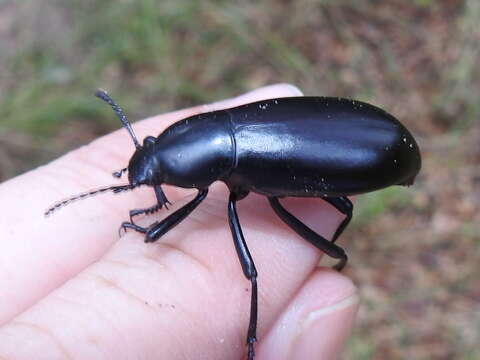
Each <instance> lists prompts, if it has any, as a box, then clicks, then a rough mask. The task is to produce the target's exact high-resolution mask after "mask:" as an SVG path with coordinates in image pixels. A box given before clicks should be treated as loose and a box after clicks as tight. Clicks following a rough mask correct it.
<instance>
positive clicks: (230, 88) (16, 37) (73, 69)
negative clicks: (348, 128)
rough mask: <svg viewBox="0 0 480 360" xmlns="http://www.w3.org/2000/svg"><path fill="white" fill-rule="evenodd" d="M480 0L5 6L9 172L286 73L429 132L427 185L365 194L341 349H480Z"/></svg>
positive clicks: (451, 354)
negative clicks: (128, 122)
mask: <svg viewBox="0 0 480 360" xmlns="http://www.w3.org/2000/svg"><path fill="white" fill-rule="evenodd" d="M479 21H480V2H479V1H478V0H444V1H435V0H415V1H410V2H406V1H402V0H390V1H379V0H368V1H367V0H336V1H333V0H323V1H320V0H319V1H315V0H298V1H288V0H283V1H272V0H267V1H262V2H254V1H243V2H234V1H226V0H224V1H221V0H216V1H213V0H210V1H201V2H200V1H189V2H181V1H176V0H175V1H174V0H164V1H154V0H135V1H134V0H118V1H115V2H111V1H104V2H99V1H93V0H81V1H80V0H71V1H68V2H65V1H58V0H37V1H33V0H25V1H8V0H3V1H1V0H0V45H1V47H0V181H1V180H6V179H8V178H10V177H12V176H15V175H17V174H19V173H21V172H23V171H25V170H28V169H30V168H33V167H35V166H36V165H38V164H41V163H44V162H46V161H48V160H49V159H53V158H55V157H57V156H59V155H60V154H62V153H64V152H65V151H67V150H69V149H72V148H75V147H77V146H79V145H81V144H84V143H86V142H88V141H89V140H91V139H93V138H95V137H97V136H99V135H101V134H104V133H107V132H109V131H111V130H113V129H116V128H118V127H119V125H118V121H117V120H116V119H115V118H112V116H111V112H110V110H109V109H108V108H107V107H105V106H104V104H102V103H101V102H99V101H97V100H96V99H95V98H93V96H92V93H93V91H94V90H95V89H96V88H98V87H102V88H105V89H109V91H110V92H111V93H113V94H115V98H116V99H117V100H118V102H119V103H121V104H122V105H123V107H124V108H125V109H126V110H127V112H128V113H129V115H130V118H132V119H135V118H137V119H138V118H143V117H146V116H149V115H154V114H157V113H160V112H165V111H170V110H174V109H178V108H182V107H185V106H190V105H194V104H200V103H205V102H209V101H213V100H219V99H223V98H226V97H230V96H233V95H236V94H239V93H242V92H244V91H247V90H251V89H253V88H256V87H259V86H262V85H266V84H271V83H276V82H290V83H293V84H295V85H297V86H298V87H300V88H301V89H302V90H303V91H304V92H305V94H307V95H333V96H342V97H354V98H357V99H360V100H364V101H367V102H371V103H374V104H376V105H378V106H381V107H383V108H385V109H387V110H388V111H390V112H392V113H393V114H395V115H396V116H397V117H398V118H400V119H401V120H402V122H404V123H405V124H406V125H407V126H408V127H409V128H410V129H411V130H412V131H413V132H414V133H415V134H416V136H417V137H418V139H419V143H420V147H421V149H422V150H423V156H424V166H423V170H422V173H421V176H420V177H419V178H418V181H417V183H416V184H415V186H413V187H411V188H409V189H396V188H392V189H387V190H385V191H383V192H378V193H374V194H371V195H368V196H365V197H360V198H359V202H358V206H357V208H358V209H357V216H356V219H355V223H354V226H353V227H351V228H350V229H349V231H347V233H346V234H345V237H344V240H343V244H345V245H346V247H347V250H348V252H349V253H350V256H351V259H352V261H351V265H350V267H349V268H348V269H347V273H348V275H350V276H351V277H352V278H354V280H355V281H356V283H357V284H358V285H359V286H360V288H361V295H362V298H363V307H362V310H361V313H360V318H359V321H358V325H357V330H356V331H355V333H354V336H353V337H352V339H351V341H350V343H349V346H348V349H347V351H346V352H345V356H344V358H345V359H477V358H480V351H479V350H478V344H479V343H480V336H479V334H480V305H479V304H480V284H478V281H477V280H478V279H477V278H476V277H475V275H476V274H478V271H479V269H480V265H479V261H478V260H479V255H480V236H479V233H480V228H479V224H480V218H479V213H480V212H479V210H480V170H479V162H480V141H479V140H480V125H479V117H480V101H479V95H480V81H479V80H480V67H479V66H478V64H480V55H479V52H480V27H479V26H478V23H479Z"/></svg>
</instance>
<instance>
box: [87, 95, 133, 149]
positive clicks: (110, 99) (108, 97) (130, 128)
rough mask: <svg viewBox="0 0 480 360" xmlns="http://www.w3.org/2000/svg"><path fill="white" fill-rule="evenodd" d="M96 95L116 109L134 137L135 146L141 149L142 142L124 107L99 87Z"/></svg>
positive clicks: (124, 125)
mask: <svg viewBox="0 0 480 360" xmlns="http://www.w3.org/2000/svg"><path fill="white" fill-rule="evenodd" d="M95 96H96V97H98V98H100V99H102V100H103V101H105V102H106V103H107V104H109V105H110V106H111V107H112V109H113V111H115V114H117V116H118V118H119V119H120V121H121V122H122V124H123V127H124V128H125V129H127V131H128V133H129V134H130V136H131V137H132V140H133V143H134V145H135V148H137V149H140V148H141V146H140V143H139V142H138V140H137V137H136V136H135V133H134V132H133V129H132V126H131V125H130V122H129V121H128V119H127V117H126V116H125V114H124V112H123V110H122V108H121V107H120V106H119V105H118V104H117V103H116V102H115V101H113V99H112V98H111V97H110V95H108V93H107V92H106V91H105V90H103V89H98V90H97V91H95Z"/></svg>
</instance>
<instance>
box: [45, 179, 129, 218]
mask: <svg viewBox="0 0 480 360" xmlns="http://www.w3.org/2000/svg"><path fill="white" fill-rule="evenodd" d="M133 188H134V186H132V185H130V184H126V185H114V186H108V187H103V188H99V189H95V190H90V191H88V192H84V193H81V194H78V195H74V196H72V197H70V198H68V199H65V200H61V201H59V202H57V203H55V204H53V205H52V206H50V207H49V208H48V209H47V210H46V211H45V212H44V213H43V215H45V216H50V215H51V214H52V213H54V212H55V211H57V210H58V209H60V208H62V207H64V206H67V205H68V204H71V203H72V202H75V201H77V200H83V199H85V198H87V197H91V196H95V195H98V194H100V193H104V192H107V191H110V190H111V191H113V193H115V194H116V193H119V192H123V191H127V190H131V189H133Z"/></svg>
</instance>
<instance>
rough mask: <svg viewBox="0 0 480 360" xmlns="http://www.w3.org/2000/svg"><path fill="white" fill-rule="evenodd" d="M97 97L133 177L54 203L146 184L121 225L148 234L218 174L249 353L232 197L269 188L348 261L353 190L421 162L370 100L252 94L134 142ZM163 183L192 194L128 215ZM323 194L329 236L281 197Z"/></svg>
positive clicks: (407, 173) (406, 177)
mask: <svg viewBox="0 0 480 360" xmlns="http://www.w3.org/2000/svg"><path fill="white" fill-rule="evenodd" d="M95 95H96V96H97V97H99V98H101V99H102V100H104V101H106V102H107V103H108V104H110V105H111V106H112V108H113V109H114V111H115V113H116V114H117V116H118V117H119V118H120V120H121V121H122V124H123V126H124V127H125V128H126V129H127V130H128V132H129V133H130V136H131V137H132V139H133V142H134V144H135V148H136V151H135V153H134V154H133V156H132V158H131V159H130V162H129V164H128V168H124V169H122V170H120V171H118V172H115V173H113V175H114V176H115V177H121V175H122V173H123V172H125V171H128V181H129V184H126V185H119V186H110V187H105V188H101V189H98V190H94V191H90V192H88V193H84V194H80V195H77V196H74V197H72V198H70V199H67V200H64V201H61V202H59V203H57V204H55V205H54V206H52V207H51V208H50V209H48V210H47V211H46V213H45V215H49V214H51V213H52V212H53V211H55V210H56V209H58V208H60V207H62V206H64V205H66V204H68V203H70V202H72V201H74V200H77V199H81V198H84V197H86V196H89V195H93V194H97V193H99V192H105V191H113V192H115V193H117V192H122V191H126V190H131V189H134V188H136V187H139V186H140V185H148V186H152V187H153V189H154V191H155V195H156V199H157V203H156V204H155V205H153V206H151V207H149V208H145V209H135V210H131V211H130V222H124V223H122V225H121V228H120V229H125V230H126V229H133V230H135V231H138V232H140V233H143V234H145V242H154V241H156V240H158V239H159V238H160V237H161V236H162V235H164V234H165V233H167V232H168V231H170V230H171V229H172V228H173V227H174V226H176V225H177V224H179V223H180V222H181V221H182V220H183V219H185V218H186V217H187V216H188V215H189V214H190V213H191V212H192V211H193V210H194V209H195V208H196V207H197V206H198V205H199V204H200V203H201V202H202V200H204V199H205V197H206V196H207V193H208V187H209V186H210V185H211V184H212V183H213V182H214V181H217V180H221V181H223V182H224V183H225V184H226V185H227V186H228V188H229V189H230V197H229V200H228V219H229V225H230V229H231V231H232V236H233V242H234V244H235V248H236V251H237V253H238V257H239V260H240V263H241V265H242V269H243V273H244V274H245V276H246V277H247V279H249V280H250V281H251V284H252V293H251V308H250V322H249V327H248V334H247V346H248V359H249V360H252V359H253V356H254V351H253V344H254V342H255V341H256V328H257V281H256V278H257V270H256V269H255V264H254V262H253V259H252V257H251V255H250V252H249V250H248V247H247V244H246V242H245V239H244V237H243V234H242V229H241V227H240V223H239V220H238V216H237V210H236V202H237V201H238V200H241V199H243V198H244V197H245V196H247V194H248V193H249V192H250V191H253V192H256V193H258V194H261V195H265V196H266V197H267V198H268V200H269V202H270V204H271V206H272V208H273V210H274V211H275V213H276V214H277V215H278V216H279V217H280V219H282V220H283V221H284V222H285V223H286V224H287V225H288V226H289V227H291V228H292V229H293V230H294V231H295V232H296V233H297V234H299V235H300V236H301V237H302V238H304V239H305V240H307V241H308V242H310V243H311V244H312V245H314V246H315V247H317V248H319V249H320V250H322V251H324V252H325V253H326V254H328V255H329V256H331V257H333V258H335V259H339V262H338V264H337V265H336V266H335V268H336V269H338V270H341V269H342V268H343V267H344V266H345V264H346V262H347V255H346V254H345V252H344V250H343V249H342V248H341V247H339V246H338V245H336V244H335V241H336V240H337V238H338V237H339V236H340V234H341V233H342V232H343V231H344V230H345V228H346V226H347V225H348V223H349V222H350V220H351V218H352V210H353V205H352V203H351V202H350V200H349V199H348V198H347V196H349V195H355V194H361V193H366V192H370V191H374V190H378V189H382V188H385V187H387V186H390V185H411V184H412V183H413V181H414V179H415V177H416V175H417V174H418V172H419V171H420V167H421V158H420V152H419V149H418V146H417V143H416V142H415V139H414V138H413V136H412V135H411V134H410V133H409V131H408V130H407V129H406V128H405V127H404V126H403V125H402V124H401V123H400V122H399V121H398V120H397V119H395V118H394V117H393V116H392V115H390V114H388V113H387V112H385V111H384V110H382V109H380V108H378V107H375V106H373V105H370V104H367V103H364V102H360V101H354V100H349V99H342V98H333V97H289V98H279V99H270V100H263V101H258V102H255V103H251V104H246V105H242V106H238V107H235V108H232V109H226V110H219V111H214V112H210V113H204V114H199V115H195V116H191V117H189V118H186V119H184V120H181V121H179V122H177V123H175V124H173V125H171V126H170V127H168V128H167V129H166V130H165V131H164V132H163V133H162V134H160V135H159V136H158V137H157V138H155V137H153V136H147V137H146V138H145V139H144V140H143V145H140V144H139V142H138V141H137V139H136V137H135V135H134V133H133V130H132V128H131V126H130V123H129V122H128V120H127V119H126V117H125V115H124V114H123V111H122V110H121V108H120V107H119V106H118V105H117V104H116V103H115V102H114V101H113V100H112V99H111V98H110V96H108V94H107V93H106V92H105V91H103V90H98V91H97V92H96V94H95ZM162 184H170V185H175V186H179V187H183V188H196V189H198V194H197V196H196V197H195V198H194V199H193V200H191V201H190V202H189V203H188V204H186V205H184V206H183V207H182V208H180V209H179V210H177V211H175V212H174V213H172V214H170V215H169V216H167V217H166V218H165V219H164V220H162V221H160V222H155V223H153V224H152V225H150V226H149V227H148V228H144V227H141V226H138V225H136V224H135V223H134V222H133V220H132V218H133V216H136V215H139V214H148V213H153V212H155V211H157V210H159V209H161V208H162V207H163V206H166V205H167V204H168V203H169V202H168V200H167V198H166V196H165V194H164V193H163V191H162V188H161V185H162ZM288 196H293V197H320V198H322V199H323V200H325V201H326V202H328V203H329V204H331V205H332V206H333V207H334V208H336V209H337V210H338V211H340V212H341V213H342V214H344V215H345V219H344V220H343V222H342V223H341V224H340V225H339V227H338V228H337V230H336V232H335V234H334V236H333V238H332V240H330V241H329V240H327V239H325V238H324V237H322V236H320V235H319V234H317V233H316V232H314V231H313V230H311V229H310V228H309V227H308V226H306V225H305V224H303V223H302V222H301V221H300V220H299V219H297V218H296V217H295V216H294V215H292V214H291V213H290V212H288V211H287V210H286V209H285V208H284V207H283V206H282V205H281V204H280V202H279V198H283V197H288Z"/></svg>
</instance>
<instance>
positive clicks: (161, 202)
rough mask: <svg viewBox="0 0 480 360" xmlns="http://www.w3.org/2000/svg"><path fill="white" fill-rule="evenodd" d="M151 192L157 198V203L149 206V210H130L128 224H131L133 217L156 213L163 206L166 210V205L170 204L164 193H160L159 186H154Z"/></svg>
mask: <svg viewBox="0 0 480 360" xmlns="http://www.w3.org/2000/svg"><path fill="white" fill-rule="evenodd" d="M153 190H154V191H155V197H156V198H157V203H156V204H155V205H153V206H150V207H149V208H146V209H134V210H130V213H129V214H130V223H132V224H133V217H134V216H137V215H141V214H153V213H154V212H157V211H158V210H160V209H161V208H162V207H163V206H165V208H166V209H168V208H167V204H171V202H170V201H168V199H167V197H166V196H165V194H164V192H163V191H162V188H161V187H160V185H155V186H154V187H153Z"/></svg>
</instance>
